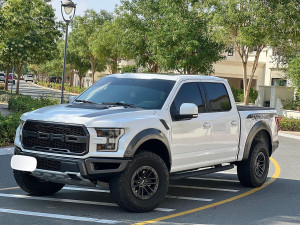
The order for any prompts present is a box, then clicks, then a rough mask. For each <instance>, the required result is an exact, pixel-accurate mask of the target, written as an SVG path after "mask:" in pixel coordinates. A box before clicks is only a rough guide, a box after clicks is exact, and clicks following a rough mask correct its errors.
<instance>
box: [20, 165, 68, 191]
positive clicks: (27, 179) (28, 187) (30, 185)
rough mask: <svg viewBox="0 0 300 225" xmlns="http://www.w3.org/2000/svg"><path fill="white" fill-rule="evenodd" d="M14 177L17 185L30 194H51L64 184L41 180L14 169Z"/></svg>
mask: <svg viewBox="0 0 300 225" xmlns="http://www.w3.org/2000/svg"><path fill="white" fill-rule="evenodd" d="M14 177H15V180H16V182H17V184H18V185H19V187H20V188H21V189H22V190H23V191H26V192H27V193H28V194H30V195H35V196H48V195H53V194H55V193H56V192H58V191H60V190H61V189H62V188H63V187H64V184H58V183H54V182H50V181H43V180H41V179H39V178H37V177H34V176H32V175H31V174H30V173H27V172H23V171H18V170H14Z"/></svg>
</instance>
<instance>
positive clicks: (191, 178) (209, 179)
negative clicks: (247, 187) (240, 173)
mask: <svg viewBox="0 0 300 225" xmlns="http://www.w3.org/2000/svg"><path fill="white" fill-rule="evenodd" d="M187 179H188V180H204V181H206V180H207V181H218V182H234V183H240V181H238V180H226V179H216V178H205V177H189V178H187Z"/></svg>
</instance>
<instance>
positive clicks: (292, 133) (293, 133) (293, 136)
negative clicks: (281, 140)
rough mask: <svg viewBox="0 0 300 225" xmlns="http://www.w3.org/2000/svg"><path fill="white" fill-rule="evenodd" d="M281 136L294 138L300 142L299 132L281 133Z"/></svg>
mask: <svg viewBox="0 0 300 225" xmlns="http://www.w3.org/2000/svg"><path fill="white" fill-rule="evenodd" d="M278 134H279V136H282V137H288V138H294V139H298V140H300V132H299V131H279V133H278Z"/></svg>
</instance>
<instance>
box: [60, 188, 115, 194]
mask: <svg viewBox="0 0 300 225" xmlns="http://www.w3.org/2000/svg"><path fill="white" fill-rule="evenodd" d="M63 190H71V191H90V192H100V193H110V191H109V190H103V189H91V188H78V187H64V188H63Z"/></svg>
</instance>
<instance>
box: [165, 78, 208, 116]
mask: <svg viewBox="0 0 300 225" xmlns="http://www.w3.org/2000/svg"><path fill="white" fill-rule="evenodd" d="M183 103H194V104H195V105H196V106H198V112H199V113H201V112H204V103H203V99H202V96H201V92H200V89H199V86H198V83H185V84H183V85H182V86H181V88H180V90H179V91H178V93H177V95H176V97H175V99H174V101H173V103H172V105H171V115H179V112H180V106H181V105H182V104H183Z"/></svg>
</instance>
